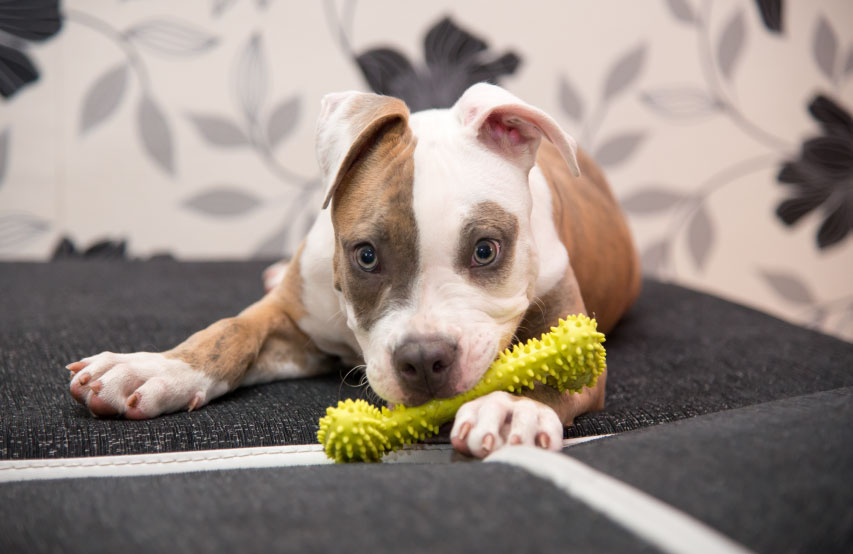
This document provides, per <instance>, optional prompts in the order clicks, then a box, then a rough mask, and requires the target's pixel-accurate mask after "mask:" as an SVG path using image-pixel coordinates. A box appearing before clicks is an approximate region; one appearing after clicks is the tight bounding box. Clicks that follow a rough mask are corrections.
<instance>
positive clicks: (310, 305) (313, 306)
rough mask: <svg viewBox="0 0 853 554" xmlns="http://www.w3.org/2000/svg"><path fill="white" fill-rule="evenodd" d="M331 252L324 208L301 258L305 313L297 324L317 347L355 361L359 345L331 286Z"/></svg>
mask: <svg viewBox="0 0 853 554" xmlns="http://www.w3.org/2000/svg"><path fill="white" fill-rule="evenodd" d="M334 253H335V230H334V228H333V226H332V216H331V212H330V210H323V211H321V212H320V214H319V215H318V216H317V220H316V221H315V222H314V225H313V226H312V227H311V230H310V231H309V232H308V236H307V237H306V238H305V247H304V249H303V251H302V257H301V259H300V265H299V270H300V277H301V278H302V305H303V306H304V307H305V309H306V311H307V315H306V316H305V317H302V318H300V319H299V321H298V322H297V325H299V328H300V329H302V331H303V332H304V333H305V334H306V335H308V336H309V337H311V339H312V340H313V341H314V344H316V345H317V348H319V349H320V350H322V351H324V352H327V353H329V354H333V355H336V356H341V357H342V358H343V359H344V360H349V361H354V362H356V363H358V359H359V358H360V356H361V348H360V347H359V344H358V342H357V341H356V340H355V336H354V335H353V333H352V331H351V330H350V329H349V327H348V326H347V317H346V315H345V314H346V308H345V303H344V301H343V298H342V297H340V296H339V293H338V292H337V291H336V290H335V286H334V285H335V283H334V270H333V267H332V259H333V256H334Z"/></svg>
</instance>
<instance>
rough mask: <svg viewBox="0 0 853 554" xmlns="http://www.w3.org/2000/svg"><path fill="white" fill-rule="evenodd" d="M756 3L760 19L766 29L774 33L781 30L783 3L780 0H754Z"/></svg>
mask: <svg viewBox="0 0 853 554" xmlns="http://www.w3.org/2000/svg"><path fill="white" fill-rule="evenodd" d="M755 3H756V4H758V12H759V13H760V14H761V20H762V21H763V22H764V26H765V27H767V30H768V31H771V32H774V33H781V32H782V15H783V11H784V10H783V8H784V5H783V4H782V0H755Z"/></svg>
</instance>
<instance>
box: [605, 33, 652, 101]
mask: <svg viewBox="0 0 853 554" xmlns="http://www.w3.org/2000/svg"><path fill="white" fill-rule="evenodd" d="M645 60H646V45H645V44H641V45H639V46H637V47H636V48H634V49H633V50H631V51H629V52H628V53H626V54H625V55H623V56H622V57H621V58H619V59H618V60H616V63H614V64H613V67H611V68H610V71H609V73H608V74H607V79H606V80H605V82H604V95H603V96H604V100H609V99H610V98H612V97H613V96H615V95H617V94H619V93H620V92H622V91H623V90H625V89H626V88H628V87H629V86H630V85H631V83H633V82H634V80H636V78H637V77H638V76H639V75H640V72H641V71H642V69H643V64H644V62H645Z"/></svg>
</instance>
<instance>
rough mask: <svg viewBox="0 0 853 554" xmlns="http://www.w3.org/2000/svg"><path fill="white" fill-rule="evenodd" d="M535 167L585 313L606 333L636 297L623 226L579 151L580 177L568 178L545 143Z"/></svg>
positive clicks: (600, 179) (635, 264)
mask: <svg viewBox="0 0 853 554" xmlns="http://www.w3.org/2000/svg"><path fill="white" fill-rule="evenodd" d="M537 162H538V164H539V167H540V168H541V169H542V173H543V174H544V175H545V178H546V180H547V181H548V185H549V187H550V188H551V195H552V202H553V205H554V207H553V210H554V222H555V224H556V226H557V232H558V234H559V236H560V239H561V240H562V242H563V244H565V245H566V249H567V250H568V252H569V259H570V262H571V266H572V269H573V270H574V273H575V277H576V278H577V282H578V285H579V287H580V291H581V295H582V296H583V301H584V304H585V305H586V309H587V312H588V313H589V314H590V315H594V316H595V318H596V319H597V320H598V327H599V329H600V330H602V331H603V332H607V331H609V330H610V329H612V328H613V326H614V325H615V324H616V322H617V321H618V320H619V318H620V317H622V315H623V314H624V313H625V312H626V311H627V310H628V308H629V307H630V306H631V304H633V302H634V300H635V299H636V298H637V295H638V294H639V291H640V281H641V272H640V263H639V259H638V258H637V252H636V250H635V248H634V242H633V239H632V238H631V233H630V230H629V229H628V224H627V222H626V221H625V217H624V215H623V214H622V210H621V208H620V207H619V203H618V202H617V201H616V199H615V198H614V196H613V193H612V192H611V190H610V186H609V185H608V183H607V180H606V179H605V178H604V175H603V174H602V173H601V171H600V170H599V169H598V167H597V166H596V165H595V162H593V161H592V159H590V158H589V156H587V155H586V153H584V152H583V151H581V150H579V151H578V163H579V165H580V170H581V176H580V177H575V176H573V175H572V174H571V172H570V171H569V168H568V166H567V165H566V163H565V161H564V160H563V159H562V157H561V156H560V153H559V152H558V151H557V149H556V148H555V147H554V146H553V145H552V144H550V143H548V142H545V141H543V142H542V145H541V146H540V148H539V155H538V157H537ZM540 254H541V253H540Z"/></svg>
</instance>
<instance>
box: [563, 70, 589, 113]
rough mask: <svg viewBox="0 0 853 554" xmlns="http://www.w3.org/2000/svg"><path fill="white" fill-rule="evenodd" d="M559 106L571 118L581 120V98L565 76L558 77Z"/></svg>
mask: <svg viewBox="0 0 853 554" xmlns="http://www.w3.org/2000/svg"><path fill="white" fill-rule="evenodd" d="M560 106H561V107H562V108H563V111H564V112H566V115H568V116H569V117H571V118H572V119H573V120H575V121H583V115H584V107H583V100H582V99H581V95H580V94H579V93H578V91H577V90H576V89H575V87H574V85H572V83H571V82H570V81H569V79H568V78H567V77H566V76H562V77H561V78H560Z"/></svg>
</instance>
